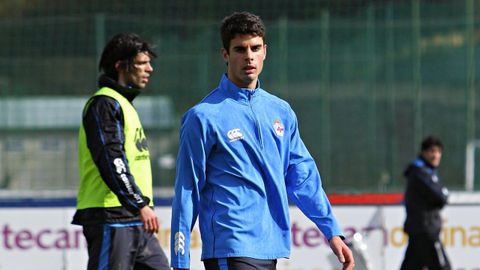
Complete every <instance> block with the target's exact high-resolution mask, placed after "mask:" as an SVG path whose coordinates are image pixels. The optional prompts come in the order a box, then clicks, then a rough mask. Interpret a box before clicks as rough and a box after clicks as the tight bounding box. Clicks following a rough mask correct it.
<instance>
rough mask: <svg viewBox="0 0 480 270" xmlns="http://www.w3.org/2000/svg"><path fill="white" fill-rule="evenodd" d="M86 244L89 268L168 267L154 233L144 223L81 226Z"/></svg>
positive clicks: (142, 269) (132, 269)
mask: <svg viewBox="0 0 480 270" xmlns="http://www.w3.org/2000/svg"><path fill="white" fill-rule="evenodd" d="M83 234H84V236H85V238H86V240H87V245H88V257H89V258H88V268H87V269H88V270H104V269H105V270H106V269H115V270H153V269H155V270H157V269H160V270H167V269H168V270H169V269H170V267H169V264H168V260H167V257H166V256H165V253H164V252H163V250H162V248H161V247H160V243H159V242H158V239H157V238H156V236H155V234H153V233H149V232H146V231H145V230H144V229H143V226H121V225H120V226H118V225H109V224H106V225H98V226H97V225H95V226H83Z"/></svg>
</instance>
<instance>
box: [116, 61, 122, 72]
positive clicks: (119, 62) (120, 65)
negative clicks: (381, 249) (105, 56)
mask: <svg viewBox="0 0 480 270" xmlns="http://www.w3.org/2000/svg"><path fill="white" fill-rule="evenodd" d="M115 70H116V71H117V72H120V71H121V70H122V61H117V62H116V63H115Z"/></svg>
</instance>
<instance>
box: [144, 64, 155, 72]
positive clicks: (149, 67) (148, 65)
mask: <svg viewBox="0 0 480 270" xmlns="http://www.w3.org/2000/svg"><path fill="white" fill-rule="evenodd" d="M145 71H147V72H152V71H153V66H152V64H150V63H148V64H147V68H146V69H145Z"/></svg>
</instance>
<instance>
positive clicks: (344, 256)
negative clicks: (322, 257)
mask: <svg viewBox="0 0 480 270" xmlns="http://www.w3.org/2000/svg"><path fill="white" fill-rule="evenodd" d="M329 242H330V248H331V249H332V251H333V253H335V255H337V258H338V261H339V262H341V263H342V264H343V268H342V269H343V270H352V269H353V267H354V266H355V262H354V260H353V255H352V251H351V250H350V249H349V248H348V247H347V245H345V243H344V242H343V240H342V239H341V238H340V237H339V236H334V237H332V238H331V239H330V241H329Z"/></svg>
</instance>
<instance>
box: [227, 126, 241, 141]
mask: <svg viewBox="0 0 480 270" xmlns="http://www.w3.org/2000/svg"><path fill="white" fill-rule="evenodd" d="M227 137H228V140H229V141H230V142H234V141H238V140H242V139H243V134H242V132H241V131H240V129H239V128H234V129H230V130H229V131H228V132H227Z"/></svg>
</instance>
